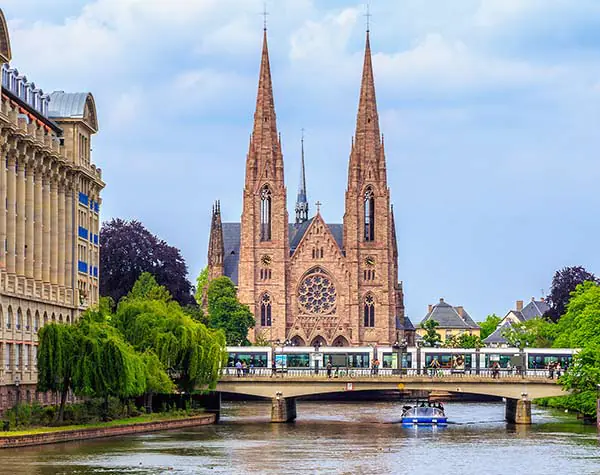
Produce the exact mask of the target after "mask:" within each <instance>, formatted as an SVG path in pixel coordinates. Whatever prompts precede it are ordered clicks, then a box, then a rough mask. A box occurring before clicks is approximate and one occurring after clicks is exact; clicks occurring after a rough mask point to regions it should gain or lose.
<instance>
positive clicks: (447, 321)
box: [421, 299, 479, 329]
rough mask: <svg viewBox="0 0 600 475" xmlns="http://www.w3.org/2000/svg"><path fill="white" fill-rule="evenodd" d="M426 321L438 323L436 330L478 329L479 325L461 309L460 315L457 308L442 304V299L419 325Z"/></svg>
mask: <svg viewBox="0 0 600 475" xmlns="http://www.w3.org/2000/svg"><path fill="white" fill-rule="evenodd" d="M427 320H435V321H436V322H438V323H439V326H438V328H465V329H474V328H479V325H477V323H475V322H474V321H473V319H472V318H471V316H470V315H469V314H468V313H467V311H466V310H464V309H462V314H461V311H460V309H459V308H458V307H453V306H452V305H449V304H447V303H446V302H444V299H440V301H439V303H438V304H436V305H434V306H433V307H432V308H431V311H430V312H427V315H425V318H423V320H421V324H423V323H425V322H426V321H427Z"/></svg>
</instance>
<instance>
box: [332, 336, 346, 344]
mask: <svg viewBox="0 0 600 475" xmlns="http://www.w3.org/2000/svg"><path fill="white" fill-rule="evenodd" d="M333 346H350V343H348V340H346V338H344V337H343V336H341V335H340V336H338V337H337V338H336V339H335V340H333Z"/></svg>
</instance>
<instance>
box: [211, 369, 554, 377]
mask: <svg viewBox="0 0 600 475" xmlns="http://www.w3.org/2000/svg"><path fill="white" fill-rule="evenodd" d="M222 374H223V376H237V377H290V378H293V377H305V378H308V377H314V378H348V377H350V378H354V377H356V378H369V377H371V378H386V377H387V378H392V377H393V378H398V377H418V376H420V377H430V378H444V377H446V378H449V377H452V378H460V377H484V378H492V379H505V378H525V377H526V378H540V379H543V378H548V379H551V375H550V372H549V371H548V370H545V369H528V370H526V371H519V370H516V369H512V370H511V369H506V368H500V369H497V370H494V369H490V368H480V369H475V368H470V369H469V368H467V369H460V370H459V369H449V368H439V369H436V368H427V369H412V368H403V369H402V370H399V369H391V368H379V369H377V370H374V369H371V368H347V367H340V368H334V369H332V370H331V371H330V372H328V371H327V369H323V368H319V369H315V368H277V369H276V370H273V369H272V368H244V369H238V368H231V367H227V368H224V369H223V371H222ZM559 376H560V374H557V373H554V374H553V375H552V379H558V377H559Z"/></svg>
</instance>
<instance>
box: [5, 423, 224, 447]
mask: <svg viewBox="0 0 600 475" xmlns="http://www.w3.org/2000/svg"><path fill="white" fill-rule="evenodd" d="M215 420H216V414H206V415H202V416H195V417H188V418H186V419H171V420H163V421H152V422H140V423H138V424H126V425H120V426H113V427H99V428H90V429H76V430H65V431H56V432H46V433H42V434H31V435H17V436H14V437H0V449H8V448H13V447H27V446H31V445H43V444H55V443H59V442H70V441H73V440H86V439H98V438H102V437H116V436H120V435H130V434H139V433H142V432H156V431H161V430H172V429H180V428H183V427H192V426H199V425H206V424H214V422H215Z"/></svg>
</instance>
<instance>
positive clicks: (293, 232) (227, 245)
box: [223, 218, 344, 285]
mask: <svg viewBox="0 0 600 475" xmlns="http://www.w3.org/2000/svg"><path fill="white" fill-rule="evenodd" d="M313 219H314V218H311V219H309V220H308V221H305V222H304V223H302V224H293V223H290V224H289V228H288V235H289V240H290V254H292V253H293V252H294V251H295V250H296V248H297V247H298V244H299V243H300V241H301V240H302V237H303V236H304V233H306V230H307V229H308V227H309V226H310V224H311V223H312V220H313ZM327 227H329V230H330V231H331V234H332V235H333V238H334V239H335V242H336V243H337V245H338V246H339V247H340V249H341V248H342V245H343V242H344V225H343V224H327ZM240 230H241V226H240V223H223V247H224V249H225V257H224V259H223V271H224V273H225V275H226V276H227V277H229V278H230V279H231V280H232V281H233V283H234V284H235V285H237V284H238V266H239V260H240Z"/></svg>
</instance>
